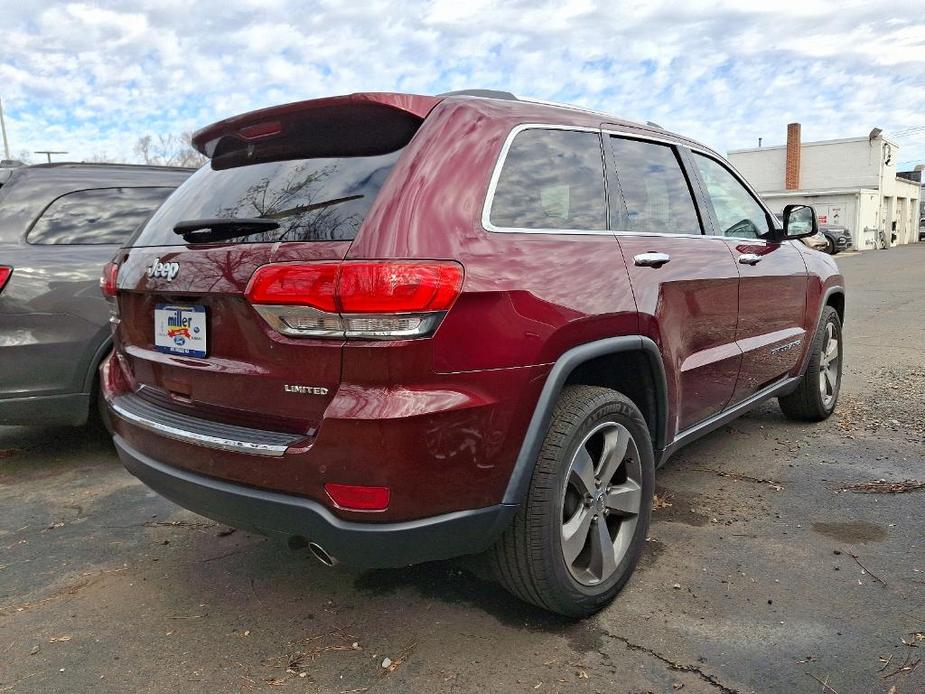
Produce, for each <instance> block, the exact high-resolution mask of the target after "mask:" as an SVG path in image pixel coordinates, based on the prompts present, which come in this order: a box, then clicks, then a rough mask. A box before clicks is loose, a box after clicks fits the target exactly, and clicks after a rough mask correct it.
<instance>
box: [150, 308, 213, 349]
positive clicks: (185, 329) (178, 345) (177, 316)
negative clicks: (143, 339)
mask: <svg viewBox="0 0 925 694" xmlns="http://www.w3.org/2000/svg"><path fill="white" fill-rule="evenodd" d="M154 346H155V348H156V349H157V351H159V352H166V353H167V354H181V355H183V356H184V357H204V356H206V307H205V306H195V305H191V306H173V305H170V304H157V305H156V306H155V307H154Z"/></svg>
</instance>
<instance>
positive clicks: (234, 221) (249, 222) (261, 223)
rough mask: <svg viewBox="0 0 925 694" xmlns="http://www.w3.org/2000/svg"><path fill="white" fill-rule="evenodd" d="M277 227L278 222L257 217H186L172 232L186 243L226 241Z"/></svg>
mask: <svg viewBox="0 0 925 694" xmlns="http://www.w3.org/2000/svg"><path fill="white" fill-rule="evenodd" d="M273 229H279V222H274V221H273V220H272V219H260V218H258V217H230V218H227V217H226V218H224V219H222V218H216V219H188V220H186V221H183V222H177V223H176V224H174V226H173V233H175V234H177V235H179V236H182V237H183V240H184V241H186V242H187V243H207V242H209V241H227V240H229V239H236V238H239V237H241V236H251V235H252V234H259V233H261V232H263V231H273Z"/></svg>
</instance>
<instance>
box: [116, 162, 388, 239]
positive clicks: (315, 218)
mask: <svg viewBox="0 0 925 694" xmlns="http://www.w3.org/2000/svg"><path fill="white" fill-rule="evenodd" d="M401 152H402V150H401V149H399V150H396V151H394V152H389V153H388V154H380V155H376V156H359V157H328V158H312V159H294V160H289V161H278V162H269V163H263V164H251V165H249V166H239V167H235V168H230V169H223V170H221V171H216V170H214V169H213V168H212V166H211V165H209V164H207V165H206V166H204V167H202V168H201V169H199V171H197V172H196V173H194V174H193V175H192V176H191V177H190V178H189V179H188V180H187V181H186V182H185V183H184V184H183V185H181V186H180V187H179V188H178V189H177V191H176V192H175V193H174V194H173V195H171V196H170V197H169V198H168V199H167V201H166V202H165V203H164V204H163V205H162V206H161V207H160V209H158V211H157V212H155V213H154V215H153V216H152V217H151V219H150V221H149V222H148V223H147V224H146V225H145V226H144V227H143V228H142V229H141V230H140V231H139V233H138V234H137V235H136V236H135V237H134V238H133V239H132V240H131V241H130V242H129V244H128V245H129V246H135V247H137V246H173V245H184V241H183V239H182V238H181V237H180V236H178V235H177V234H175V233H174V231H173V228H174V225H175V224H177V223H178V222H184V221H190V220H196V219H210V218H220V219H232V218H242V217H247V218H254V217H257V218H262V219H271V220H273V221H275V222H277V223H278V224H279V227H278V228H276V229H272V230H270V231H263V232H260V233H256V234H249V235H246V236H241V237H239V238H237V239H232V240H231V241H223V242H222V243H275V242H277V241H345V240H347V241H349V240H352V239H353V238H354V237H355V236H356V234H357V231H358V230H359V228H360V225H361V224H362V223H363V220H364V219H365V217H366V214H367V213H368V212H369V209H370V207H372V204H373V201H375V199H376V195H377V194H378V193H379V190H380V188H382V185H383V183H384V182H385V179H386V177H387V176H388V174H389V172H390V171H391V170H392V167H393V166H394V165H395V162H396V161H397V160H398V157H399V156H401Z"/></svg>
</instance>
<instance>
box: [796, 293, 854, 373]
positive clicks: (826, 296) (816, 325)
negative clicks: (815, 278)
mask: <svg viewBox="0 0 925 694" xmlns="http://www.w3.org/2000/svg"><path fill="white" fill-rule="evenodd" d="M835 294H841V297H842V301H845V288H844V287H843V286H841V285H840V284H833V285H832V286H831V287H828V288H827V289H826V290H825V291H824V292H823V293H822V298H820V299H819V309H818V310H817V311H816V321H815V322H814V323H813V332H812V333H810V334H809V335H807V338H808V343H809V345H812V343H813V339H814V338H815V336H816V331H817V330H818V329H819V323H821V322H822V312H823V311H824V310H825V307H826V306H828V305H829V299H830V298H832V296H833V295H835ZM847 308H848V307H847V306H845V311H847ZM844 324H845V318H844V315H843V316H842V325H844ZM811 355H812V350H811V349H810V347H807V349H806V350H805V353H804V354H803V364H802V365H801V366H800V375H801V376H802V375H803V374H805V373H806V369H807V368H808V367H809V359H810V356H811Z"/></svg>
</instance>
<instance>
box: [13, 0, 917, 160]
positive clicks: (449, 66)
mask: <svg viewBox="0 0 925 694" xmlns="http://www.w3.org/2000/svg"><path fill="white" fill-rule="evenodd" d="M0 26H3V27H4V33H3V42H4V47H3V51H2V54H0V97H2V98H3V99H4V106H5V110H6V112H7V118H8V129H9V132H10V136H11V139H12V143H11V146H12V149H13V150H14V151H20V150H23V149H29V150H35V149H45V148H53V149H67V150H69V151H70V155H69V157H77V158H79V157H85V156H91V155H92V154H94V153H98V152H103V151H105V152H107V153H109V154H110V155H114V156H120V157H125V158H129V159H130V158H131V157H132V156H133V154H132V145H133V144H134V142H135V140H136V139H137V137H138V136H139V135H141V134H143V133H145V132H151V133H167V132H179V131H182V130H190V129H195V128H197V127H201V126H203V125H206V124H207V123H208V122H210V121H212V120H215V119H218V118H222V117H226V116H228V115H232V114H234V113H237V112H240V111H244V110H248V109H251V108H257V107H262V106H268V105H271V104H273V103H277V102H281V101H291V100H295V99H301V98H311V97H316V96H322V95H329V94H339V93H346V92H351V91H357V90H366V89H369V90H400V91H418V92H424V93H433V92H438V91H444V90H449V89H460V88H465V87H483V88H495V89H504V90H510V91H513V92H515V93H518V94H524V95H530V96H535V97H539V98H546V99H557V100H568V101H573V102H576V103H579V104H582V105H585V106H592V107H596V108H599V109H603V110H606V111H609V112H612V113H614V114H615V115H617V116H626V117H630V118H635V119H639V120H654V121H656V122H659V123H661V124H662V125H664V126H665V127H668V128H670V129H673V130H678V131H680V132H683V133H685V134H688V135H690V136H693V137H695V138H698V139H700V140H703V141H704V142H706V143H708V144H710V145H712V146H715V147H717V148H719V149H721V150H723V149H727V148H731V147H741V146H748V145H752V144H754V143H755V142H756V141H757V138H758V137H759V136H761V137H763V138H765V142H766V143H769V144H770V143H775V142H780V141H782V140H783V138H784V128H785V124H786V123H787V122H788V121H790V120H799V121H801V122H802V123H803V125H804V137H805V138H807V139H825V138H831V137H844V136H851V135H862V134H865V133H867V132H868V131H869V130H870V128H871V127H873V126H875V125H876V126H878V127H881V128H884V129H885V130H887V131H888V132H889V131H890V130H894V131H895V130H900V129H902V128H907V127H910V126H913V125H920V124H923V123H925V19H922V18H919V17H917V16H916V15H915V13H908V12H906V13H900V12H899V11H898V10H897V9H896V7H895V6H894V5H893V4H890V3H876V2H875V3H861V2H852V3H848V4H840V5H839V7H838V8H837V9H833V7H832V5H831V3H830V2H822V1H820V0H803V1H800V2H790V1H789V0H788V1H785V2H776V3H774V4H773V5H771V4H769V3H761V4H758V3H754V4H753V5H750V4H749V3H742V2H740V1H739V0H736V1H732V0H728V1H727V0H722V1H721V2H718V3H717V2H696V3H690V2H685V3H679V2H639V1H635V2H622V3H616V2H613V1H612V0H600V1H595V0H573V1H572V2H565V3H563V2H537V1H535V0H515V1H512V2H498V1H497V0H496V1H493V2H489V1H488V0H467V1H466V2H460V1H459V0H434V1H432V2H398V1H391V0H370V1H369V2H360V3H344V2H340V1H339V0H323V1H321V2H314V3H311V4H309V3H305V2H302V1H296V0H272V1H268V0H201V1H198V2H189V1H188V0H123V1H121V2H118V3H117V2H112V3H108V4H107V3H98V4H92V3H61V2H51V1H46V2H41V1H35V2H29V3H24V2H19V3H3V4H2V5H0ZM901 145H902V149H901V152H900V159H902V160H908V161H912V160H915V159H923V160H925V136H922V135H919V136H917V139H916V138H907V139H904V140H902V142H901Z"/></svg>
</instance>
